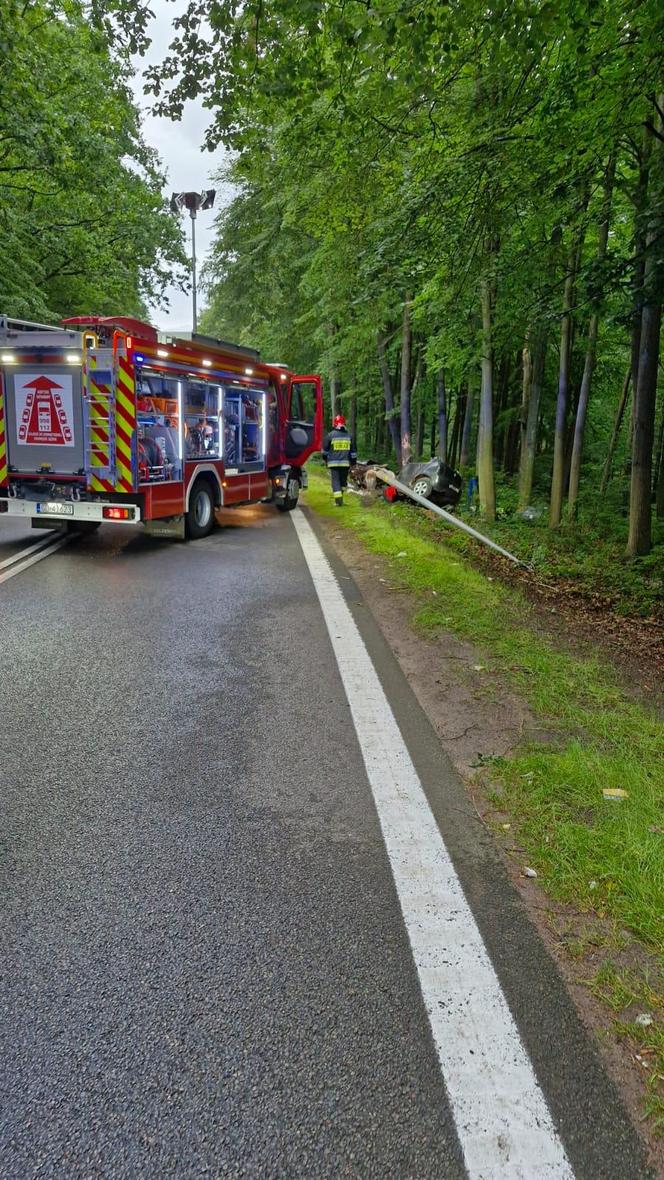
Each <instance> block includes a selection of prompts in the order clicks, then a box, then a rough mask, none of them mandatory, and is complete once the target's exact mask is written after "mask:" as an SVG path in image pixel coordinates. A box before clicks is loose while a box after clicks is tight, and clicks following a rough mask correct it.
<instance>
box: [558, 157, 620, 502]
mask: <svg viewBox="0 0 664 1180" xmlns="http://www.w3.org/2000/svg"><path fill="white" fill-rule="evenodd" d="M615 171H616V161H615V157H613V156H612V157H611V158H610V160H609V162H608V164H607V168H606V176H605V180H604V209H603V213H602V221H601V224H600V227H599V238H598V242H597V262H598V265H599V268H601V266H602V265H603V263H604V259H605V258H606V248H607V244H608V241H609V223H610V221H611V200H612V196H613V181H614V177H615ZM600 275H601V270H600ZM600 299H601V293H598V294H597V296H596V298H595V300H594V307H593V310H592V312H591V315H590V323H589V324H588V343H587V345H586V359H585V364H584V366H583V377H582V378H581V389H580V390H579V401H578V405H577V407H576V421H575V424H574V442H573V444H572V461H571V464H570V469H569V492H568V500H567V515H568V517H569V519H570V520H573V519H574V517H575V515H576V502H577V499H578V495H579V480H580V478H581V456H582V453H583V436H584V433H585V429H586V418H587V416H588V400H589V398H590V388H591V385H592V379H593V373H594V371H595V361H596V359H597V334H598V331H599V303H600Z"/></svg>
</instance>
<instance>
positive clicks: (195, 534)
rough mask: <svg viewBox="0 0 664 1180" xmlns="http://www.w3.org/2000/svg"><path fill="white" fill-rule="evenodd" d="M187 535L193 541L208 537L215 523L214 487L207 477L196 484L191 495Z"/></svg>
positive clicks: (187, 517)
mask: <svg viewBox="0 0 664 1180" xmlns="http://www.w3.org/2000/svg"><path fill="white" fill-rule="evenodd" d="M186 524H187V536H188V537H189V539H190V540H191V541H198V540H199V539H200V538H201V537H207V535H208V533H210V532H211V531H212V526H213V524H214V499H213V495H212V489H211V487H210V485H209V483H208V482H207V480H205V479H201V480H199V482H198V483H196V484H194V487H193V489H192V493H191V496H190V497H189V509H188V511H187V516H186Z"/></svg>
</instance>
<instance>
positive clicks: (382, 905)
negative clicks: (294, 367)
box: [0, 508, 648, 1180]
mask: <svg viewBox="0 0 664 1180" xmlns="http://www.w3.org/2000/svg"><path fill="white" fill-rule="evenodd" d="M0 530H1V531H0V608H1V613H0V628H1V633H2V661H3V662H2V669H3V670H2V681H1V685H0V739H1V745H2V750H1V756H0V794H1V799H2V821H1V826H0V855H1V858H2V859H1V863H0V911H1V912H0V1012H1V1013H2V1019H1V1028H0V1038H1V1043H0V1058H1V1060H2V1063H3V1067H2V1071H1V1076H0V1099H1V1102H0V1106H1V1112H2V1113H1V1118H2V1124H1V1131H0V1176H1V1177H3V1178H4V1177H7V1178H9V1177H11V1178H16V1180H26V1178H28V1177H40V1178H42V1177H63V1178H65V1177H66V1178H68V1180H69V1178H72V1180H78V1178H81V1180H83V1178H86V1180H87V1178H91V1177H104V1178H106V1177H108V1178H111V1177H113V1178H116V1177H117V1178H124V1177H127V1178H135V1177H155V1178H157V1177H160V1178H161V1177H199V1176H210V1177H226V1176H237V1177H302V1178H312V1180H313V1178H317V1177H326V1178H327V1177H329V1178H336V1177H371V1178H373V1177H375V1178H376V1180H388V1178H391V1177H394V1178H399V1180H401V1178H415V1180H429V1178H434V1177H435V1178H436V1180H462V1178H465V1177H470V1180H502V1178H503V1177H505V1178H508V1177H509V1178H516V1177H521V1178H523V1180H531V1178H533V1180H536V1178H538V1177H546V1178H551V1180H563V1178H566V1177H572V1176H575V1177H577V1180H603V1178H606V1180H622V1178H624V1180H639V1178H641V1177H645V1176H646V1175H648V1173H647V1171H646V1169H645V1167H644V1164H643V1160H642V1155H641V1152H640V1149H639V1146H638V1144H637V1142H636V1139H635V1136H634V1133H633V1131H632V1129H631V1127H630V1125H629V1123H628V1121H627V1118H626V1116H625V1114H624V1112H623V1109H622V1107H621V1105H620V1102H619V1099H618V1096H617V1094H616V1092H615V1090H614V1088H613V1086H612V1084H611V1083H610V1082H609V1081H608V1079H607V1077H606V1075H605V1073H604V1071H603V1069H602V1067H601V1066H600V1064H599V1063H598V1061H597V1058H596V1056H595V1054H594V1052H593V1050H592V1048H591V1046H590V1044H589V1042H588V1039H587V1037H586V1035H585V1033H584V1032H583V1030H582V1027H581V1025H580V1023H579V1021H578V1019H577V1017H576V1015H575V1013H574V1011H573V1009H572V1006H571V1004H570V1002H569V1000H568V998H567V996H566V993H565V991H564V988H563V986H562V984H561V982H560V980H559V977H558V975H557V972H556V969H555V968H554V966H553V964H552V962H551V960H550V959H549V957H548V956H547V954H546V952H545V951H544V949H543V948H542V946H541V944H540V942H539V940H538V938H537V935H536V934H535V932H534V930H533V929H532V927H531V925H530V923H529V921H528V919H527V918H526V916H525V914H524V912H523V909H522V906H521V904H520V901H519V899H518V897H517V896H516V894H515V892H514V890H513V888H512V887H511V885H510V884H509V882H508V880H507V879H506V876H505V874H504V872H503V870H502V868H501V866H500V863H499V861H498V858H497V854H496V852H495V850H494V847H493V844H492V842H491V840H490V837H488V836H487V834H486V832H485V831H484V829H483V828H482V826H481V825H480V824H479V823H478V822H477V817H476V816H475V813H474V811H473V809H472V807H470V806H469V803H468V801H467V799H466V796H465V794H464V791H463V788H462V786H461V784H460V783H459V781H458V780H457V778H456V776H455V774H454V772H453V771H452V770H451V768H450V766H449V764H448V763H447V761H446V759H445V757H444V755H443V754H442V752H441V751H440V748H439V746H438V743H437V741H436V738H435V736H434V734H433V732H432V730H431V728H430V726H429V724H428V721H427V720H426V718H425V717H424V715H423V713H422V712H421V710H420V708H419V706H418V704H417V702H416V701H415V698H414V696H413V694H412V692H411V691H410V689H409V687H408V685H407V684H406V682H405V681H404V679H403V677H402V675H401V672H400V670H399V668H398V666H397V664H396V661H395V660H394V658H393V657H392V654H391V653H390V651H389V650H388V648H387V647H386V644H385V642H384V640H383V638H382V636H381V635H380V634H379V632H378V630H377V628H376V626H375V624H374V622H373V620H372V618H371V617H370V616H369V613H368V611H367V609H366V607H364V606H363V604H362V602H361V600H360V598H359V596H358V592H357V590H356V588H355V587H354V585H353V582H352V580H351V578H350V577H349V575H348V572H347V571H346V570H344V569H343V568H342V567H341V566H340V564H339V562H338V560H337V559H336V557H335V556H334V555H333V554H330V553H329V551H328V550H327V548H326V547H325V546H324V543H323V542H321V540H320V539H319V538H318V536H317V533H316V531H315V526H314V529H312V526H311V525H310V524H309V523H308V518H307V517H306V516H305V514H304V513H303V512H301V511H298V512H297V513H295V514H293V517H292V518H290V517H284V516H279V515H278V514H275V513H274V512H273V511H272V510H270V509H267V508H251V509H246V510H241V511H236V512H235V513H234V514H229V515H228V523H227V526H226V527H225V528H224V529H222V530H220V531H218V532H216V533H215V534H214V535H213V536H212V537H210V538H208V539H207V540H205V541H199V542H194V543H190V544H188V545H181V544H177V543H170V542H163V541H161V542H159V541H155V540H152V539H150V538H147V537H145V536H144V535H143V534H142V533H141V532H140V531H139V530H135V529H130V528H124V527H122V528H118V529H113V528H112V527H109V528H106V529H102V530H101V531H100V532H99V533H97V534H96V535H95V536H92V537H86V538H80V539H74V540H72V541H69V542H66V543H64V544H61V542H60V540H59V539H57V538H56V539H55V541H54V542H51V540H50V539H49V538H44V537H42V535H41V534H40V533H38V532H29V531H26V530H25V529H24V528H23V527H17V526H15V525H8V524H7V522H0ZM35 544H37V548H36V549H34V548H32V547H33V546H35ZM321 545H323V547H322V548H321ZM330 563H331V564H330Z"/></svg>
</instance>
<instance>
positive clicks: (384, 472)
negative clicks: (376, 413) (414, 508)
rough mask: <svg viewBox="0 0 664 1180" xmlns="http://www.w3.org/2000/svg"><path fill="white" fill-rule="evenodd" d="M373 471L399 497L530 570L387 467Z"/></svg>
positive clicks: (500, 546) (522, 562)
mask: <svg viewBox="0 0 664 1180" xmlns="http://www.w3.org/2000/svg"><path fill="white" fill-rule="evenodd" d="M373 471H374V473H375V475H376V476H377V478H378V479H381V480H382V481H383V483H386V484H389V485H390V487H392V488H396V490H397V491H398V492H399V493H400V495H402V496H408V498H409V499H410V500H413V501H414V502H415V503H416V504H420V505H421V506H422V508H428V510H429V512H435V513H436V515H437V516H440V517H442V519H443V520H445V521H447V523H448V524H451V525H453V526H454V528H457V529H460V530H461V532H462V533H467V534H468V536H469V537H473V538H474V540H476V541H479V542H480V544H481V545H486V546H487V547H488V548H489V549H493V550H494V552H495V553H500V555H501V557H506V558H507V559H508V561H511V562H513V563H514V565H519V566H521V567H522V568H524V569H529V568H530V566H529V565H528V563H527V562H525V561H521V559H520V558H519V557H515V556H514V554H513V553H509V552H508V551H507V549H503V547H502V545H497V544H496V542H495V541H492V540H491V538H490V537H485V536H484V534H483V533H478V531H477V529H474V528H472V527H471V525H469V524H466V523H465V521H463V520H457V518H456V516H453V515H452V513H451V512H446V510H445V509H444V508H439V507H438V505H437V504H432V502H431V500H427V498H426V496H420V494H419V492H414V491H413V489H412V488H409V487H408V486H407V485H406V484H405V483H401V481H400V480H398V479H397V477H396V475H395V474H394V473H393V472H392V471H389V470H388V469H387V467H374V468H373Z"/></svg>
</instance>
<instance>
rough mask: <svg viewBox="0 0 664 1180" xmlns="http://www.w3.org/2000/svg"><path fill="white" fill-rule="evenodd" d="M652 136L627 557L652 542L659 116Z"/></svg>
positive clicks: (663, 103) (663, 159) (661, 159)
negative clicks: (650, 184) (650, 187)
mask: <svg viewBox="0 0 664 1180" xmlns="http://www.w3.org/2000/svg"><path fill="white" fill-rule="evenodd" d="M658 105H659V110H660V111H661V110H662V109H664V95H660V96H659V99H658ZM654 124H655V132H656V138H655V142H654V145H653V149H652V164H651V180H652V179H653V178H654V180H655V183H654V184H653V185H652V190H653V191H652V193H651V197H650V210H651V214H650V218H649V223H648V230H647V236H646V264H645V271H644V277H643V289H644V296H643V307H642V311H641V344H640V347H639V374H638V380H637V385H636V389H635V391H634V438H633V440H632V478H631V483H630V495H629V535H628V538H627V556H628V557H637V556H638V555H640V554H644V553H649V552H650V546H651V528H652V520H651V516H652V513H651V506H650V499H651V492H652V452H653V445H654V441H655V438H654V436H655V402H656V398H657V366H658V362H659V336H660V327H661V319H662V305H661V299H660V296H659V293H658V292H657V290H656V288H657V282H656V279H657V269H658V261H659V259H658V253H659V251H658V248H657V241H658V238H659V236H660V234H661V230H662V221H663V220H664V219H663V218H662V212H661V209H660V204H659V203H660V201H661V196H662V187H663V185H662V176H661V172H662V164H663V163H664V152H663V150H662V149H663V147H664V140H663V139H662V138H661V136H662V124H663V120H662V118H661V116H660V115H659V114H658V115H657V117H656V119H655V120H654Z"/></svg>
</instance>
